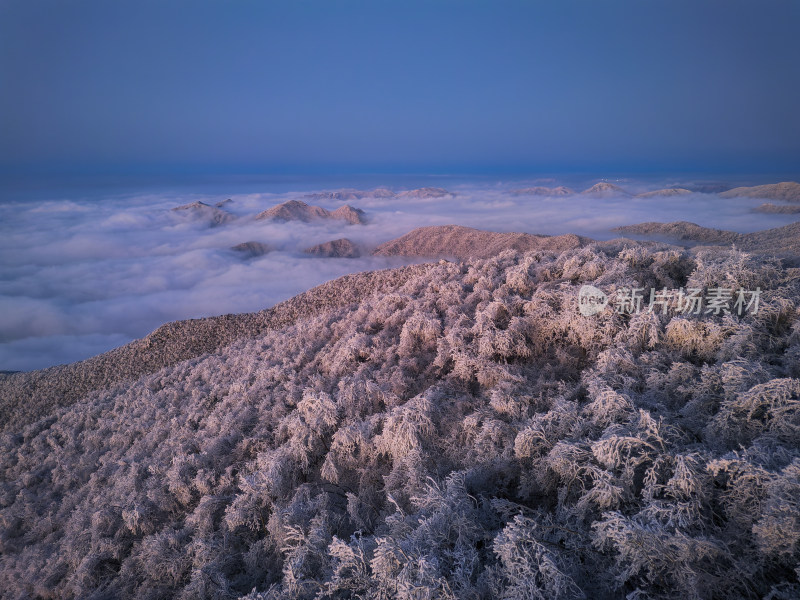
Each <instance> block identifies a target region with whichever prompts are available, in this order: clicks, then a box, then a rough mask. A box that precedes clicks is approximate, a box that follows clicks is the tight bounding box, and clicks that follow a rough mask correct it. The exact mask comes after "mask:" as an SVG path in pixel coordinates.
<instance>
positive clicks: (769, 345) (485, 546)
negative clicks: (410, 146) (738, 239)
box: [0, 240, 800, 600]
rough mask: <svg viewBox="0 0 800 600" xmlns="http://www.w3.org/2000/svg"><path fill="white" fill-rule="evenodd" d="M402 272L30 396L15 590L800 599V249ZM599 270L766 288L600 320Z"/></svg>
mask: <svg viewBox="0 0 800 600" xmlns="http://www.w3.org/2000/svg"><path fill="white" fill-rule="evenodd" d="M380 273H381V275H380V276H381V277H383V281H384V283H383V284H382V285H381V286H375V287H374V288H373V289H366V291H365V290H364V289H362V290H361V292H360V293H362V295H363V296H364V297H363V298H362V299H361V300H360V301H358V302H352V301H347V298H348V294H352V293H353V289H351V288H357V287H361V288H364V287H365V281H366V280H362V279H358V277H357V276H356V277H355V278H353V277H352V276H351V277H350V278H342V279H340V280H338V281H335V282H333V283H332V284H328V288H326V289H327V290H328V292H326V293H330V294H333V295H337V296H340V297H342V298H344V299H345V300H342V301H339V302H338V303H337V302H332V303H326V302H322V301H320V298H319V296H317V297H316V299H315V300H314V301H313V302H312V303H311V304H309V305H308V306H305V310H300V311H295V312H294V313H293V314H294V317H293V318H291V319H286V320H284V321H283V322H281V323H277V324H275V325H274V326H271V327H268V328H265V329H264V330H263V331H261V332H259V333H258V334H257V335H255V336H254V335H253V334H252V332H251V334H250V335H241V336H238V337H236V339H232V340H231V341H230V343H226V345H225V346H224V347H222V348H219V349H212V350H210V351H207V352H204V353H201V354H199V355H198V356H196V357H194V358H190V359H189V360H181V361H176V362H174V364H168V365H166V366H164V367H163V368H160V369H158V370H156V371H155V372H152V373H146V374H144V375H142V376H137V377H134V378H132V379H130V378H129V379H125V378H122V377H120V378H119V380H118V381H115V382H111V384H110V385H105V386H103V385H99V384H98V385H96V386H94V388H93V389H90V390H88V391H85V393H84V392H81V393H75V394H74V395H73V396H64V397H63V398H62V399H61V400H60V401H58V402H56V401H52V402H49V403H45V404H39V405H36V406H33V405H30V403H26V402H21V405H22V404H28V405H30V406H33V408H30V409H29V410H28V411H24V410H21V411H20V412H17V413H15V414H16V415H17V416H16V418H15V419H12V420H11V421H9V422H4V423H3V428H4V430H3V432H2V438H0V457H1V458H0V596H2V597H4V598H14V599H23V598H85V599H96V600H99V599H101V598H103V599H104V598H136V599H153V600H155V599H161V598H183V599H190V598H191V599H195V598H209V599H210V598H214V599H235V598H241V599H242V600H245V599H246V600H267V599H275V600H277V599H280V598H300V599H317V598H318V599H323V598H364V599H366V598H375V599H378V598H383V599H389V598H402V599H409V600H410V599H476V600H477V599H480V598H486V599H489V598H506V599H519V600H523V599H526V600H527V599H543V600H544V599H554V598H559V599H561V598H564V599H566V598H629V599H631V600H644V599H650V598H653V599H656V598H764V599H769V600H788V599H791V598H797V597H799V596H800V583H799V582H798V577H800V509H799V507H798V502H800V312H799V309H798V298H800V277H799V276H798V270H797V269H796V268H791V267H787V266H785V265H783V264H781V263H780V262H779V261H778V260H777V259H771V258H766V257H758V256H756V255H751V254H747V253H744V252H741V251H739V250H736V249H735V248H708V249H699V250H697V251H689V250H685V249H681V248H677V247H675V246H667V245H661V244H655V245H650V246H649V247H643V246H640V245H637V244H635V243H629V242H626V241H624V240H623V241H617V242H606V243H603V244H590V245H588V246H586V247H583V248H576V249H571V250H567V251H564V252H561V253H556V252H546V251H531V252H516V251H513V250H509V251H505V252H503V253H501V254H499V255H497V256H495V257H492V258H489V259H480V260H468V261H465V262H448V261H440V262H438V263H431V264H424V265H417V266H414V267H405V268H404V269H400V270H395V271H384V272H380ZM370 281H372V280H370ZM584 284H591V285H594V286H596V287H598V288H600V289H602V290H604V291H606V292H608V293H611V292H613V291H614V290H618V289H620V288H622V287H625V286H627V287H646V288H651V287H653V288H657V289H664V288H666V289H669V290H677V289H680V288H700V289H704V290H707V289H711V288H718V287H724V288H731V289H739V288H744V289H756V288H760V289H761V290H762V295H761V301H760V307H759V310H758V311H757V312H749V313H745V314H742V315H738V314H735V313H730V314H724V313H720V314H699V315H691V314H689V315H687V314H679V313H675V312H665V311H658V310H655V311H646V310H645V311H641V312H638V313H635V314H625V313H619V312H616V311H614V310H613V308H612V307H611V306H609V307H607V308H606V309H605V310H604V311H602V312H600V313H599V314H596V315H591V316H583V315H582V314H581V312H580V311H579V310H578V290H579V288H580V287H581V286H582V285H584ZM366 287H367V288H368V287H369V286H366ZM298 303H300V304H301V303H302V299H301V300H300V301H296V302H295V304H294V305H292V306H294V307H296V306H299V305H300V304H298ZM280 307H281V305H278V308H280ZM292 310H295V309H294V308H292ZM145 341H146V343H150V342H148V341H147V340H145ZM153 343H155V342H153ZM34 387H35V386H34ZM35 394H36V391H35V390H34V389H33V387H31V388H30V395H32V396H35ZM9 397H10V396H9ZM6 402H8V400H6ZM31 402H32V401H31ZM8 408H9V407H8V405H7V404H6V405H5V406H4V409H5V410H8Z"/></svg>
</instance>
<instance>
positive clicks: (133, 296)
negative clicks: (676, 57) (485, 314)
mask: <svg viewBox="0 0 800 600" xmlns="http://www.w3.org/2000/svg"><path fill="white" fill-rule="evenodd" d="M594 181H596V180H594ZM594 181H588V182H586V183H587V184H588V185H591V183H594ZM560 183H561V182H555V181H551V180H548V181H542V180H530V181H505V182H487V181H481V182H477V183H476V182H463V181H462V182H452V181H451V182H448V185H447V187H448V189H449V190H450V191H452V192H454V195H453V196H449V197H445V198H435V199H425V198H423V199H414V198H407V197H404V198H396V199H377V198H365V199H361V200H352V201H347V202H339V201H317V200H313V199H308V198H304V195H305V194H306V193H307V192H308V191H309V190H308V189H307V186H306V189H303V188H302V187H300V191H286V190H282V191H280V192H277V193H238V194H232V195H231V194H220V193H217V191H216V190H214V191H205V192H204V191H203V190H199V191H196V192H193V193H187V192H160V193H159V192H148V193H141V194H137V193H130V192H128V193H125V194H115V193H113V191H112V190H106V191H105V192H104V193H102V194H99V195H98V194H96V193H95V194H89V195H84V194H81V193H80V192H79V191H76V190H72V191H71V192H70V193H68V194H66V196H67V197H64V194H53V195H50V196H48V195H46V194H45V195H39V197H37V198H35V199H30V198H27V199H24V200H22V199H20V198H17V197H14V194H13V193H12V194H4V195H3V200H2V201H0V370H31V369H38V368H43V367H47V366H51V365H55V364H61V363H67V362H73V361H76V360H81V359H84V358H87V357H90V356H93V355H95V354H98V353H101V352H104V351H107V350H109V349H111V348H114V347H116V346H119V345H122V344H124V343H127V342H129V341H131V340H133V339H136V338H139V337H142V336H144V335H146V334H147V333H149V332H150V331H152V330H153V329H155V328H157V327H158V326H159V325H161V324H163V323H165V322H169V321H173V320H178V319H186V318H195V317H204V316H210V315H219V314H226V313H238V312H250V311H257V310H261V309H264V308H267V307H269V306H271V305H273V304H275V303H277V302H279V301H281V300H285V299H287V298H290V297H292V296H293V295H296V294H297V293H299V292H302V291H304V290H306V289H308V288H310V287H313V286H314V285H318V284H320V283H323V282H325V281H328V280H330V279H333V278H335V277H339V276H341V275H344V274H346V273H352V272H358V271H364V270H371V269H382V268H389V267H395V266H399V265H402V264H410V263H413V262H419V259H406V258H402V257H373V256H369V254H368V251H369V249H371V248H373V247H375V246H376V245H378V244H380V243H382V242H384V241H387V240H389V239H392V238H395V237H398V236H400V235H403V234H405V233H407V232H408V231H410V230H411V229H413V228H415V227H420V226H425V225H444V224H459V225H465V226H470V227H477V228H481V229H489V230H495V231H525V232H529V233H540V234H562V233H579V234H582V235H587V236H590V237H593V238H596V239H610V238H612V237H615V236H614V234H613V233H612V232H611V231H610V229H611V228H613V227H615V226H618V225H625V224H631V223H639V222H642V221H676V220H688V221H692V222H695V223H698V224H700V225H704V226H708V227H716V228H720V229H730V230H734V231H739V232H748V231H755V230H759V229H765V228H769V227H777V226H781V225H785V224H787V223H789V222H792V221H793V220H796V215H795V216H792V215H765V214H758V213H753V212H752V211H751V209H752V208H753V207H755V206H757V205H758V204H760V203H761V202H762V201H761V200H756V199H751V198H737V199H723V198H719V197H717V196H716V195H715V194H704V193H695V194H691V195H685V196H677V197H666V198H635V197H630V196H617V195H611V196H603V197H598V196H589V195H573V196H566V197H545V196H529V195H515V194H513V193H512V190H515V189H519V188H523V187H527V186H530V185H558V184H560ZM615 183H616V184H617V185H620V186H622V187H624V188H625V189H627V190H628V191H630V192H632V193H638V192H642V191H647V190H652V189H657V188H659V187H664V186H668V185H683V186H687V185H689V184H687V183H686V182H680V181H673V182H667V181H664V182H658V183H654V182H648V183H646V184H645V183H637V182H635V181H627V180H624V181H615ZM430 185H433V183H431V184H430ZM588 185H586V187H588ZM353 187H362V188H363V187H364V186H359V185H358V182H354V184H353ZM372 187H375V185H370V186H368V188H372ZM388 187H393V186H391V185H389V186H388ZM394 189H401V188H399V187H395V188H394ZM578 189H582V188H580V187H579V188H578ZM228 197H230V198H231V199H232V202H231V203H229V204H227V205H226V207H225V208H226V209H227V210H229V211H230V212H232V213H234V214H235V215H236V216H237V219H235V220H234V221H232V222H230V223H225V224H223V225H220V226H217V227H210V226H209V224H208V222H206V221H203V220H194V219H192V218H190V217H189V216H188V215H186V214H181V213H180V212H176V211H172V210H171V209H172V208H174V207H176V206H178V205H181V204H185V203H188V202H192V201H196V200H201V201H204V202H207V203H209V204H214V203H216V202H219V201H221V200H225V199H226V198H228ZM292 198H295V199H301V200H304V201H306V202H308V203H310V204H317V205H321V206H323V207H325V208H328V209H330V210H333V209H335V208H337V207H338V206H341V205H342V204H345V203H347V204H350V205H352V206H355V207H358V208H362V209H363V210H365V211H366V213H367V216H368V219H369V222H368V223H367V224H366V225H350V224H347V223H345V222H341V221H333V220H332V221H319V222H314V223H298V222H292V223H277V222H270V221H263V220H262V221H256V220H254V219H253V218H252V217H254V216H255V215H256V214H258V213H259V212H260V211H262V210H265V209H267V208H269V207H271V206H274V205H275V204H278V203H280V202H283V201H285V200H288V199H292ZM341 237H347V238H349V239H351V240H352V241H354V242H356V243H357V244H359V245H361V246H362V247H363V248H365V249H366V250H367V251H366V252H365V253H364V255H363V256H362V257H361V258H355V259H345V258H314V257H311V256H309V255H307V254H305V253H303V251H302V250H303V249H304V248H307V247H309V246H311V245H314V244H318V243H322V242H326V241H329V240H332V239H336V238H341ZM247 241H257V242H262V243H265V244H269V245H270V246H272V247H274V248H275V251H273V252H270V253H268V254H266V255H264V256H260V257H255V258H244V257H243V256H242V255H240V254H238V253H236V252H234V251H232V250H231V249H230V248H231V246H234V245H236V244H239V243H242V242H247Z"/></svg>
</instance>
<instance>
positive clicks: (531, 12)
mask: <svg viewBox="0 0 800 600" xmlns="http://www.w3.org/2000/svg"><path fill="white" fill-rule="evenodd" d="M798 29H800V3H797V2H793V1H777V0H774V1H773V0H769V1H766V2H752V1H750V2H738V1H735V0H724V1H702V0H693V1H687V2H683V1H680V0H670V1H658V0H651V1H642V0H637V1H625V2H622V1H611V0H609V1H600V0H593V1H576V0H559V1H558V2H535V1H527V2H508V1H492V2H488V1H487V2H468V1H461V2H455V1H430V0H429V1H427V2H413V1H404V2H388V1H370V2H347V1H344V2H329V1H326V2H317V1H304V0H295V1H292V2H289V1H287V2H255V1H242V0H227V1H224V2H223V1H221V0H220V1H217V2H209V1H204V0H192V1H187V2H177V1H171V0H160V1H149V0H136V1H126V0H98V1H76V0H56V1H53V0H33V1H31V0H23V1H19V0H4V1H3V2H1V3H0V171H2V172H5V173H6V174H9V173H12V174H13V173H49V172H59V173H61V172H65V173H70V172H79V173H94V172H97V173H108V172H112V173H113V172H139V171H140V172H151V171H152V172H171V171H176V172H177V171H180V172H192V171H203V172H221V173H227V172H276V173H279V172H304V171H308V172H314V171H320V172H324V171H333V172H364V171H379V172H380V171H387V172H404V171H407V172H423V171H431V172H444V171H462V172H470V171H475V172H487V171H493V170H498V171H503V170H507V171H515V170H517V171H521V172H522V171H530V172H541V171H552V172H555V171H560V170H565V171H568V170H576V169H584V170H591V169H616V170H620V171H624V170H632V171H635V170H651V171H653V170H655V171H658V170H693V169H696V170H703V169H705V170H718V171H725V170H730V171H736V170H740V171H742V170H744V171H750V172H765V171H773V170H774V171H786V170H797V167H796V165H798V164H800V116H798V109H797V107H798V106H800V68H798V61H799V60H800V36H798V35H797V31H798Z"/></svg>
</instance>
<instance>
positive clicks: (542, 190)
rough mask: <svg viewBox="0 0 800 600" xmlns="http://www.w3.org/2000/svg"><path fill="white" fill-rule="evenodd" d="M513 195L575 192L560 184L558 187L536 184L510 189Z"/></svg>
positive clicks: (557, 194)
mask: <svg viewBox="0 0 800 600" xmlns="http://www.w3.org/2000/svg"><path fill="white" fill-rule="evenodd" d="M511 193H512V194H514V195H515V196H569V195H570V194H574V193H575V192H574V191H573V190H571V189H569V188H568V187H565V186H563V185H560V186H558V187H552V188H551V187H545V186H541V185H537V186H535V187H529V188H522V189H519V190H511Z"/></svg>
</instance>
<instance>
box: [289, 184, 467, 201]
mask: <svg viewBox="0 0 800 600" xmlns="http://www.w3.org/2000/svg"><path fill="white" fill-rule="evenodd" d="M446 196H455V194H454V193H453V192H449V191H447V190H446V189H444V188H437V187H422V188H417V189H414V190H406V191H403V192H393V191H392V190H389V189H386V188H376V189H374V190H356V189H352V188H345V189H342V190H332V191H329V192H315V193H313V194H306V195H305V198H310V199H313V200H362V199H364V198H444V197H446Z"/></svg>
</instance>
